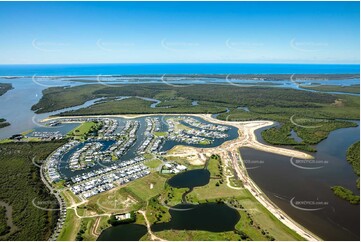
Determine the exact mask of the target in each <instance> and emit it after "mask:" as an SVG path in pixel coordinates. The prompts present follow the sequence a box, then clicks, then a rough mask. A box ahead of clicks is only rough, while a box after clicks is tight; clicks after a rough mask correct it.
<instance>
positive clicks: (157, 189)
mask: <svg viewBox="0 0 361 242" xmlns="http://www.w3.org/2000/svg"><path fill="white" fill-rule="evenodd" d="M165 181H166V178H165V177H163V176H162V175H160V174H158V173H152V174H150V175H148V176H145V177H143V178H140V179H138V180H135V181H133V182H131V183H129V185H127V186H126V191H128V192H130V193H131V194H135V195H136V196H137V197H139V198H140V199H141V200H142V201H147V200H149V199H150V198H152V197H154V196H156V195H157V194H160V193H161V192H162V190H163V189H164V184H165ZM151 184H153V185H152V189H151Z"/></svg>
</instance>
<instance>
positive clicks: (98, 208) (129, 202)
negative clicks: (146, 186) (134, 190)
mask: <svg viewBox="0 0 361 242" xmlns="http://www.w3.org/2000/svg"><path fill="white" fill-rule="evenodd" d="M141 206H142V205H141V201H140V198H138V197H137V196H135V195H134V194H130V193H129V192H127V190H126V189H125V188H124V187H119V188H116V189H112V190H110V191H108V192H104V193H101V194H98V195H97V196H94V197H91V198H90V199H89V202H88V203H87V204H86V205H84V206H83V207H84V208H85V209H87V210H91V211H94V212H96V213H97V214H103V213H125V212H130V211H133V210H137V209H139V208H140V207H141Z"/></svg>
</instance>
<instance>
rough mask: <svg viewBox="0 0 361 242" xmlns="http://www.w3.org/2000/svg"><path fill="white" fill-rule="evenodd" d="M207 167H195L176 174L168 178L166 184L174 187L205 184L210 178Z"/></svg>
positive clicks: (191, 186) (190, 186)
mask: <svg viewBox="0 0 361 242" xmlns="http://www.w3.org/2000/svg"><path fill="white" fill-rule="evenodd" d="M210 175H211V174H210V173H209V171H208V170H207V169H195V170H190V171H186V172H183V173H180V174H177V175H175V176H173V177H172V178H170V179H169V180H168V184H169V185H170V186H172V187H175V188H187V187H188V188H193V187H200V186H204V185H207V184H208V182H209V178H210Z"/></svg>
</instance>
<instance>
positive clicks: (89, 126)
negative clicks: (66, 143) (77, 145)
mask: <svg viewBox="0 0 361 242" xmlns="http://www.w3.org/2000/svg"><path fill="white" fill-rule="evenodd" d="M98 126H99V124H98V123H95V122H84V123H82V124H80V125H79V126H78V127H76V128H74V129H73V130H71V131H70V132H69V133H68V134H67V136H70V137H74V138H75V139H84V138H86V137H87V135H88V134H89V133H90V132H93V131H96V130H97V128H98Z"/></svg>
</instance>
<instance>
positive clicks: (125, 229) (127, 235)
mask: <svg viewBox="0 0 361 242" xmlns="http://www.w3.org/2000/svg"><path fill="white" fill-rule="evenodd" d="M146 233H147V227H145V226H144V225H139V224H121V225H118V226H114V227H110V228H107V229H105V230H103V232H102V233H101V234H100V235H99V237H98V239H97V240H99V241H139V240H140V239H141V238H142V237H143V236H144V235H145V234H146Z"/></svg>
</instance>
